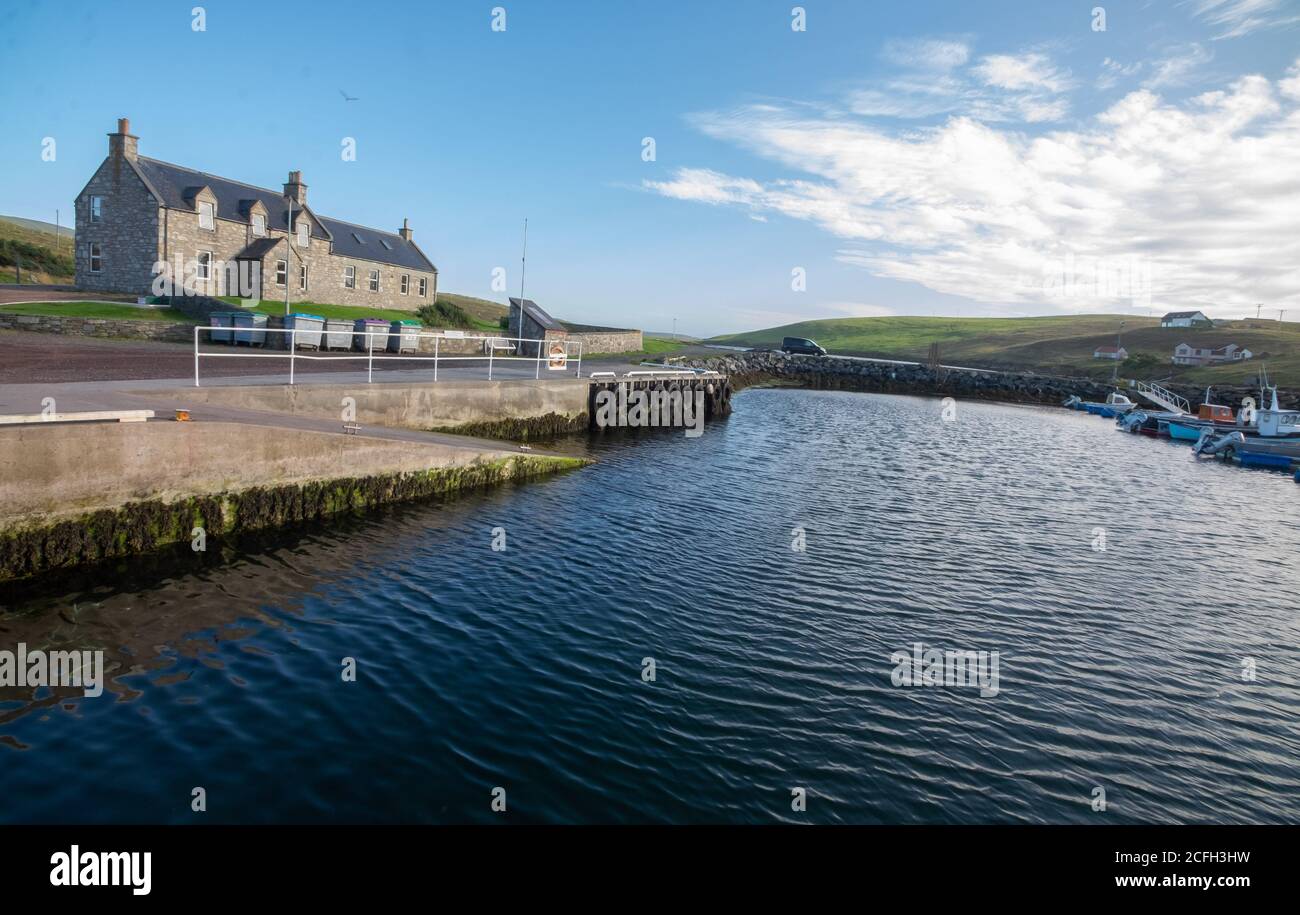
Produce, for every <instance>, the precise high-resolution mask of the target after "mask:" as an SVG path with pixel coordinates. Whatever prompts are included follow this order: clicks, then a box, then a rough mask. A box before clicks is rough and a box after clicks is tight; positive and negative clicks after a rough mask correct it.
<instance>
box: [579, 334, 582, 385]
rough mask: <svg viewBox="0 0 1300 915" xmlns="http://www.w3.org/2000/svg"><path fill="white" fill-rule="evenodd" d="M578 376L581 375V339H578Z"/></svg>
mask: <svg viewBox="0 0 1300 915" xmlns="http://www.w3.org/2000/svg"><path fill="white" fill-rule="evenodd" d="M578 377H579V378H581V377H582V341H581V340H579V341H578Z"/></svg>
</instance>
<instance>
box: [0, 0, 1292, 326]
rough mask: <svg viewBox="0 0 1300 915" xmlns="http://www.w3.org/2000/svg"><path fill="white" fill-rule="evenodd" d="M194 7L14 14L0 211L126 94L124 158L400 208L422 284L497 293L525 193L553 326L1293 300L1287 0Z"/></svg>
mask: <svg viewBox="0 0 1300 915" xmlns="http://www.w3.org/2000/svg"><path fill="white" fill-rule="evenodd" d="M194 5H195V4H194V3H193V2H182V3H153V2H140V3H115V4H111V5H110V4H104V3H76V2H67V0H64V2H60V3H57V4H56V3H42V2H26V3H12V2H11V3H9V4H7V12H6V20H7V21H6V27H5V28H4V29H3V31H2V32H0V110H3V111H5V112H6V122H7V127H6V129H5V130H4V131H3V132H0V162H3V164H4V168H3V176H4V177H3V179H0V213H5V214H7V215H16V216H26V217H31V218H39V219H45V220H49V221H53V218H54V210H55V208H56V207H57V208H59V209H60V210H61V211H62V213H63V214H64V218H65V219H66V218H67V214H68V212H69V211H70V209H71V202H72V200H73V198H74V197H75V195H76V194H77V192H78V191H79V190H80V189H81V187H82V185H83V184H84V183H85V181H86V180H87V178H88V177H89V176H90V174H91V173H92V171H93V170H94V168H95V167H96V166H97V164H98V163H99V161H100V160H101V159H102V158H103V156H104V154H105V149H106V143H107V141H106V139H105V134H106V133H108V132H109V131H110V130H112V128H113V125H114V123H115V119H116V118H118V117H122V116H127V117H130V119H131V123H132V127H133V132H135V133H136V134H138V135H139V136H140V151H141V154H142V155H147V156H152V157H155V158H159V159H163V160H166V161H171V162H177V163H181V164H184V165H189V166H192V167H195V168H200V169H203V170H206V171H209V172H212V173H215V174H219V175H223V176H226V177H231V178H235V179H239V180H243V181H248V182H250V183H255V184H260V185H264V186H269V187H278V186H279V184H280V183H282V182H283V180H284V175H285V173H286V172H287V171H288V170H289V169H291V168H296V169H301V170H302V171H303V173H304V180H305V181H306V182H307V183H308V184H309V186H310V200H311V202H312V204H313V206H314V208H315V209H317V210H318V211H319V212H322V213H324V214H326V215H330V216H334V217H337V218H341V219H347V220H350V221H354V222H358V223H362V224H366V225H373V226H378V227H382V228H388V229H396V228H397V227H398V226H399V225H400V224H401V220H402V218H403V217H409V218H410V220H411V225H412V226H413V227H414V229H415V233H416V235H415V237H416V241H417V242H418V243H419V244H420V245H421V246H422V247H423V248H424V250H425V251H426V253H428V254H429V255H430V256H431V257H432V259H433V260H434V262H435V263H436V264H437V265H438V267H439V269H440V271H441V280H440V285H441V288H443V289H445V290H448V291H454V292H461V293H465V294H469V295H477V296H483V297H487V298H494V299H497V300H498V301H500V300H503V299H504V297H505V295H506V293H503V292H497V291H493V290H492V288H491V281H492V271H493V268H495V267H504V268H506V271H507V280H508V285H509V291H508V292H509V294H511V295H517V294H518V289H519V253H520V251H519V248H520V241H521V238H520V236H521V223H522V220H523V218H524V217H525V216H527V217H528V219H529V251H528V254H529V258H528V276H527V292H528V295H529V297H531V298H535V299H537V300H538V301H539V302H541V303H542V304H543V305H545V306H547V307H548V308H549V309H550V310H551V311H552V312H554V313H556V314H558V315H560V316H562V317H564V318H567V319H571V320H577V321H584V322H590V323H603V324H617V325H629V324H630V325H635V326H639V327H645V328H649V329H653V330H664V329H669V328H670V327H671V326H672V322H673V320H674V319H676V320H677V327H678V329H679V330H682V331H683V332H688V333H697V334H710V333H718V332H726V331H732V330H742V329H746V328H752V327H758V326H767V325H772V324H778V323H784V322H786V321H790V320H798V319H804V318H816V317H838V316H846V315H859V314H860V315H873V314H890V313H893V314H957V315H988V314H1052V313H1058V312H1062V311H1114V312H1123V311H1130V312H1133V311H1136V312H1138V313H1147V311H1149V310H1156V311H1159V310H1160V309H1162V308H1168V307H1174V306H1179V307H1204V308H1206V309H1207V310H1209V311H1211V312H1212V313H1215V314H1223V315H1226V314H1229V313H1246V311H1247V310H1249V313H1252V314H1253V313H1254V303H1256V302H1261V303H1263V304H1264V305H1265V307H1266V308H1268V309H1273V310H1274V311H1275V310H1276V309H1277V308H1279V307H1287V306H1288V305H1290V306H1293V307H1294V308H1295V309H1296V310H1295V311H1294V312H1293V314H1291V315H1290V316H1289V317H1292V318H1300V292H1297V289H1298V288H1300V273H1297V270H1298V269H1300V268H1297V266H1296V265H1297V264H1300V249H1298V248H1297V247H1296V246H1297V245H1300V241H1297V239H1300V217H1297V215H1296V214H1297V213H1300V186H1298V183H1300V159H1297V158H1296V157H1297V156H1298V155H1300V153H1298V152H1297V150H1300V113H1297V108H1298V101H1297V100H1300V69H1297V63H1298V60H1297V58H1298V57H1300V3H1297V2H1295V0H1186V2H1176V0H1169V2H1149V3H1141V2H1123V3H1119V2H1112V3H1098V2H1083V3H1075V2H1064V0H1053V2H1035V3H1028V2H1020V3H1009V2H980V3H971V2H965V0H963V2H921V0H917V2H910V3H883V2H871V3H867V2H844V3H831V2H815V0H808V2H804V3H802V4H799V5H800V6H802V8H803V9H804V10H805V11H806V20H805V21H806V30H805V31H801V32H800V31H794V30H793V29H792V28H791V24H792V16H791V10H792V7H794V6H795V5H796V4H793V3H791V2H789V0H785V2H780V3H776V2H760V0H751V2H698V3H694V2H693V3H687V4H666V3H663V2H635V0H629V2H618V3H611V2H608V0H606V2H590V3H584V2H564V3H561V2H540V0H515V2H511V0H496V2H492V0H487V2H437V3H433V2H423V3H418V4H414V3H413V4H399V3H383V2H372V3H367V4H356V3H332V2H314V3H293V4H289V3H275V2H263V3H242V2H215V0H214V2H208V3H205V4H203V8H204V10H205V13H206V31H202V32H196V31H193V29H192V26H191V22H192V15H191V8H192V7H193V6H194ZM495 6H501V7H504V8H505V10H506V23H505V24H506V28H505V31H493V29H492V27H491V26H492V20H493V13H492V9H493V7H495ZM1096 6H1102V7H1104V8H1105V10H1106V23H1105V25H1106V29H1105V31H1096V30H1094V28H1093V24H1094V20H1095V17H1094V14H1093V13H1092V10H1093V8H1094V7H1096ZM268 36H273V37H268ZM340 90H344V91H346V92H347V93H348V94H349V95H352V96H356V97H357V99H358V100H357V101H353V102H348V101H345V100H344V99H343V97H342V95H341V92H340ZM46 137H53V138H54V139H55V140H56V142H57V144H58V145H57V158H56V160H55V161H54V162H46V161H42V158H41V149H42V142H43V140H44V138H46ZM345 137H352V138H355V141H356V149H357V157H356V161H352V162H346V161H343V160H342V158H341V156H340V150H341V144H342V141H343V138H345ZM645 137H652V138H654V141H655V159H654V161H651V162H647V161H644V160H643V156H642V149H643V146H642V140H643V138H645ZM796 269H801V270H802V271H803V274H804V276H805V277H806V283H805V286H806V288H804V289H802V290H800V289H795V288H792V271H794V270H796ZM1067 270H1069V271H1078V273H1079V276H1080V277H1082V279H1080V278H1079V277H1075V279H1076V280H1078V281H1076V282H1069V281H1068V280H1069V278H1070V277H1071V276H1074V274H1073V273H1071V274H1068V275H1067V274H1066V272H1065V271H1067ZM1103 275H1104V276H1107V277H1111V278H1112V280H1111V281H1110V282H1109V284H1103V283H1102V282H1101V281H1100V279H1099V277H1101V276H1103ZM1061 277H1065V278H1066V281H1059V279H1060V278H1061ZM1144 284H1145V285H1144ZM1144 290H1145V294H1142V293H1143V291H1144Z"/></svg>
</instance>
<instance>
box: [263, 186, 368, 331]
mask: <svg viewBox="0 0 1300 915" xmlns="http://www.w3.org/2000/svg"><path fill="white" fill-rule="evenodd" d="M289 180H290V181H292V180H293V179H292V178H290V179H289ZM288 200H289V224H288V225H287V226H285V227H284V316H285V317H286V318H287V317H289V268H290V267H292V266H293V198H292V197H290V198H288ZM366 349H367V350H369V349H370V338H369V337H366ZM289 351H290V352H293V341H292V340H290V341H289Z"/></svg>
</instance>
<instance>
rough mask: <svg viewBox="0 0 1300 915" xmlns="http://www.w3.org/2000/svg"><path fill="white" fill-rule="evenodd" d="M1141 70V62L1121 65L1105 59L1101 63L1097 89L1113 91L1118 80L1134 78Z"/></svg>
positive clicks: (1116, 61)
mask: <svg viewBox="0 0 1300 915" xmlns="http://www.w3.org/2000/svg"><path fill="white" fill-rule="evenodd" d="M1141 70H1142V62H1141V61H1138V62H1137V63H1132V64H1122V63H1120V62H1119V61H1118V60H1112V59H1111V58H1109V57H1107V58H1106V59H1105V60H1103V61H1102V62H1101V75H1100V76H1098V77H1097V88H1098V89H1113V88H1115V86H1117V85H1119V82H1120V80H1122V79H1128V78H1129V77H1130V76H1136V75H1137V74H1138V73H1139V72H1140V71H1141Z"/></svg>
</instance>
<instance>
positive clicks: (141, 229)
mask: <svg viewBox="0 0 1300 915" xmlns="http://www.w3.org/2000/svg"><path fill="white" fill-rule="evenodd" d="M138 144H139V138H138V137H136V136H134V135H132V134H131V132H130V124H129V122H128V121H127V119H126V118H122V119H120V120H119V121H118V122H117V132H116V133H111V134H109V135H108V157H107V158H106V159H105V160H104V161H103V163H102V164H101V165H100V166H99V168H98V169H97V170H96V171H95V174H94V175H93V176H92V177H91V179H90V181H89V182H87V184H86V186H85V187H84V188H83V189H82V191H81V193H80V194H78V195H77V199H76V203H75V207H76V284H77V288H78V289H83V290H86V291H94V292H116V293H129V294H136V295H148V294H163V293H169V294H175V295H179V294H182V291H181V289H180V288H173V289H171V290H168V289H165V288H163V287H164V282H163V281H164V280H165V279H168V278H170V280H172V282H173V284H174V285H175V287H179V286H180V285H182V284H183V285H184V287H185V290H187V291H190V292H192V293H195V294H200V295H212V296H218V295H235V296H242V297H245V298H247V297H249V296H256V297H259V298H263V299H272V300H277V301H280V300H283V299H284V298H285V295H286V292H287V293H288V298H289V300H290V301H291V302H322V303H329V304H338V305H359V306H371V307H375V308H399V309H407V310H410V311H414V310H415V309H416V308H418V307H419V306H420V305H422V304H425V303H429V302H432V301H433V300H434V297H435V296H436V295H437V291H438V268H437V267H435V266H434V265H433V263H432V262H431V261H430V260H429V258H428V257H426V256H425V254H424V252H423V251H421V250H420V249H419V247H418V246H417V245H416V244H415V241H414V240H413V237H412V235H413V233H412V231H411V228H410V226H409V225H408V224H407V222H406V220H403V221H402V228H401V229H399V230H397V231H396V232H384V231H380V230H378V229H371V228H368V227H365V226H359V225H355V224H353V223H349V222H344V221H342V220H339V219H334V218H332V217H329V216H324V215H321V214H318V213H316V212H315V211H314V210H313V209H312V207H311V205H310V204H309V203H308V202H307V185H306V184H304V183H303V180H302V173H301V172H297V171H293V172H289V179H288V181H286V182H285V184H284V188H283V191H274V190H270V189H267V188H261V187H255V186H253V185H250V184H244V183H242V182H239V181H232V180H230V179H228V178H220V177H217V176H215V175H209V174H207V173H206V172H200V171H196V170H194V169H190V168H185V167H183V166H179V165H172V164H171V163H168V162H161V161H159V160H157V159H149V158H146V157H144V156H141V155H139V153H138Z"/></svg>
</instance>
